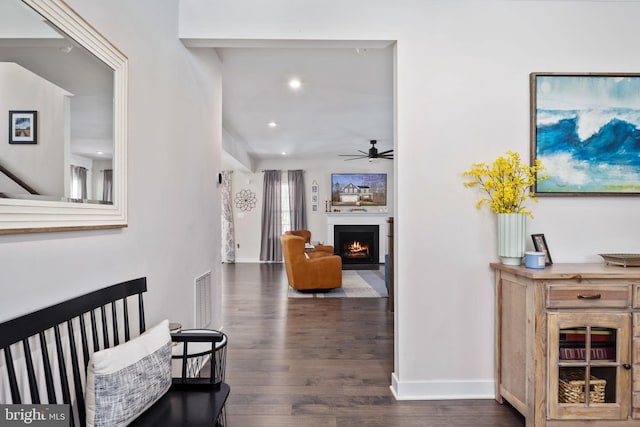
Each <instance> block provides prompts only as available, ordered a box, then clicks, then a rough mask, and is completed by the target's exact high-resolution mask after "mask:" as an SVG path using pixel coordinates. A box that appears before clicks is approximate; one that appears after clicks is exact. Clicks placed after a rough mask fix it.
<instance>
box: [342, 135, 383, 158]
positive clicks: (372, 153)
mask: <svg viewBox="0 0 640 427" xmlns="http://www.w3.org/2000/svg"><path fill="white" fill-rule="evenodd" d="M369 142H370V143H371V148H369V152H368V153H367V152H366V151H362V150H358V151H359V152H360V153H362V154H339V156H342V157H351V158H350V159H344V160H345V161H347V160H358V159H369V161H371V160H372V159H389V160H393V150H386V151H382V152H378V149H377V148H376V143H377V142H378V141H376V140H375V139H372V140H371V141H369Z"/></svg>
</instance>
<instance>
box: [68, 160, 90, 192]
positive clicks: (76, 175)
mask: <svg viewBox="0 0 640 427" xmlns="http://www.w3.org/2000/svg"><path fill="white" fill-rule="evenodd" d="M71 198H72V199H86V198H87V168H83V167H82V166H74V165H71Z"/></svg>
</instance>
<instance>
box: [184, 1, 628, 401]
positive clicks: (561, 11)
mask: <svg viewBox="0 0 640 427" xmlns="http://www.w3.org/2000/svg"><path fill="white" fill-rule="evenodd" d="M638 14H640V4H639V3H637V2H625V1H619V2H618V1H603V2H600V1H544V0H541V1H527V0H525V1H477V0H473V1H472V0H457V1H423V2H417V1H412V0H399V1H395V2H384V1H374V2H372V1H368V0H353V1H350V2H343V1H340V0H322V1H319V0H310V1H306V2H304V3H303V6H302V3H299V2H294V1H292V0H290V1H287V0H283V1H280V2H278V3H276V5H274V3H273V2H264V1H261V0H242V1H239V0H219V1H216V2H211V1H209V0H181V2H180V36H181V37H184V38H194V39H197V38H203V39H208V40H215V39H319V40H323V39H335V40H351V39H356V40H357V39H375V40H397V46H396V60H397V63H396V72H397V75H396V77H397V87H396V96H397V105H396V113H397V123H396V125H397V128H396V132H397V140H396V147H395V148H396V149H397V151H396V162H397V165H396V171H397V172H396V179H397V182H396V185H397V188H398V191H397V195H396V196H397V197H396V202H397V204H396V213H395V217H396V236H397V241H396V256H397V260H396V292H397V295H396V300H395V301H396V310H395V315H396V319H395V328H396V336H395V339H396V358H395V368H394V371H395V372H394V383H393V389H394V391H395V393H396V394H397V395H398V396H399V397H400V398H434V399H438V398H445V397H483V396H484V397H492V396H493V348H494V347H493V318H494V316H493V310H494V307H493V274H492V271H491V269H490V268H489V266H488V264H489V263H490V262H492V261H497V260H498V258H497V256H496V237H495V236H496V231H495V229H496V222H495V215H493V214H491V213H489V212H486V211H477V210H476V209H475V207H474V206H475V202H476V200H477V199H478V198H479V196H480V195H479V194H478V193H476V192H474V191H472V190H469V189H466V188H464V187H463V185H462V182H463V181H464V178H463V176H462V172H463V171H465V170H467V169H468V168H469V167H470V166H471V163H472V162H479V161H491V160H493V159H494V158H495V157H496V156H497V155H499V154H502V153H504V152H505V151H506V150H508V149H511V150H516V151H519V152H520V153H522V154H523V156H524V157H525V158H526V157H527V153H528V152H529V79H528V77H529V73H530V72H536V71H537V72H542V71H558V72H559V71H573V72H604V71H618V72H622V71H627V72H634V71H638V69H640V56H637V55H633V54H632V52H635V50H636V44H637V43H636V41H637V40H638V37H640V28H639V27H638V26H637V25H636V22H635V21H636V17H637V16H638ZM638 209H640V199H638V198H633V197H612V198H574V197H561V198H545V199H541V200H540V202H539V203H538V204H537V205H535V206H534V214H535V219H534V220H533V221H530V222H529V224H528V232H529V233H544V234H545V235H546V237H547V242H548V244H549V248H550V251H551V254H552V256H553V259H554V261H555V262H573V261H579V262H582V261H594V262H600V258H599V257H598V256H597V254H598V253H601V252H625V251H628V252H637V251H638V248H639V245H638V236H640V222H638V221H637V213H638Z"/></svg>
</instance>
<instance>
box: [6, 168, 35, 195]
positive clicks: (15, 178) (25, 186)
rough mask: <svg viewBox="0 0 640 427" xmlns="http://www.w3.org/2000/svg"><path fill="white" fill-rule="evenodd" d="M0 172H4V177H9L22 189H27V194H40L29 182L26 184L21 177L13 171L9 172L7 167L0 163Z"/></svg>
mask: <svg viewBox="0 0 640 427" xmlns="http://www.w3.org/2000/svg"><path fill="white" fill-rule="evenodd" d="M0 173H2V174H4V175H5V176H6V177H8V178H9V179H11V180H12V181H13V182H15V183H16V184H18V185H19V186H20V187H22V188H23V189H25V190H26V191H28V192H29V194H35V195H39V194H40V193H38V192H37V191H36V190H34V189H33V187H31V186H30V185H29V184H27V183H26V182H24V181H23V180H22V179H20V178H19V177H18V176H17V175H16V174H14V173H13V172H11V171H10V170H9V169H7V168H6V167H4V166H2V165H0Z"/></svg>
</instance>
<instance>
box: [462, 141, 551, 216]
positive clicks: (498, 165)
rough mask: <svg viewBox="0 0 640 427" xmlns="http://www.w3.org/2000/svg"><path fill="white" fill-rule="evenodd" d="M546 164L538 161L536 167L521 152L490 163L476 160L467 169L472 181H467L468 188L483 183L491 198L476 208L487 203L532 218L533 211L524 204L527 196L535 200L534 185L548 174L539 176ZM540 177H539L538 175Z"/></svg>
mask: <svg viewBox="0 0 640 427" xmlns="http://www.w3.org/2000/svg"><path fill="white" fill-rule="evenodd" d="M543 170H544V166H543V165H542V163H541V162H540V160H539V159H538V160H536V161H535V164H534V165H533V166H528V165H526V164H525V163H522V161H521V160H520V154H518V153H514V152H513V151H507V153H506V155H505V156H500V157H498V158H497V159H496V160H495V161H494V162H493V163H492V164H491V165H486V164H485V163H473V167H472V168H471V170H469V171H466V172H464V174H463V175H464V176H468V177H470V178H471V181H467V182H465V183H464V186H465V187H477V186H480V187H481V188H482V189H483V190H484V191H486V192H487V194H488V195H489V197H483V198H482V199H480V200H479V201H478V203H477V204H476V207H477V208H480V207H482V205H484V204H486V205H487V206H489V209H491V210H492V211H493V212H495V213H521V214H525V215H527V216H529V217H531V218H533V213H532V212H531V210H528V209H526V208H525V207H524V206H523V204H524V202H525V201H526V200H527V199H531V200H532V201H534V202H537V201H538V200H537V199H536V198H535V197H534V196H535V194H534V192H533V185H534V184H535V183H536V180H537V181H542V180H543V179H546V178H547V177H546V176H537V174H538V172H540V171H543ZM536 176H537V178H536Z"/></svg>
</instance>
